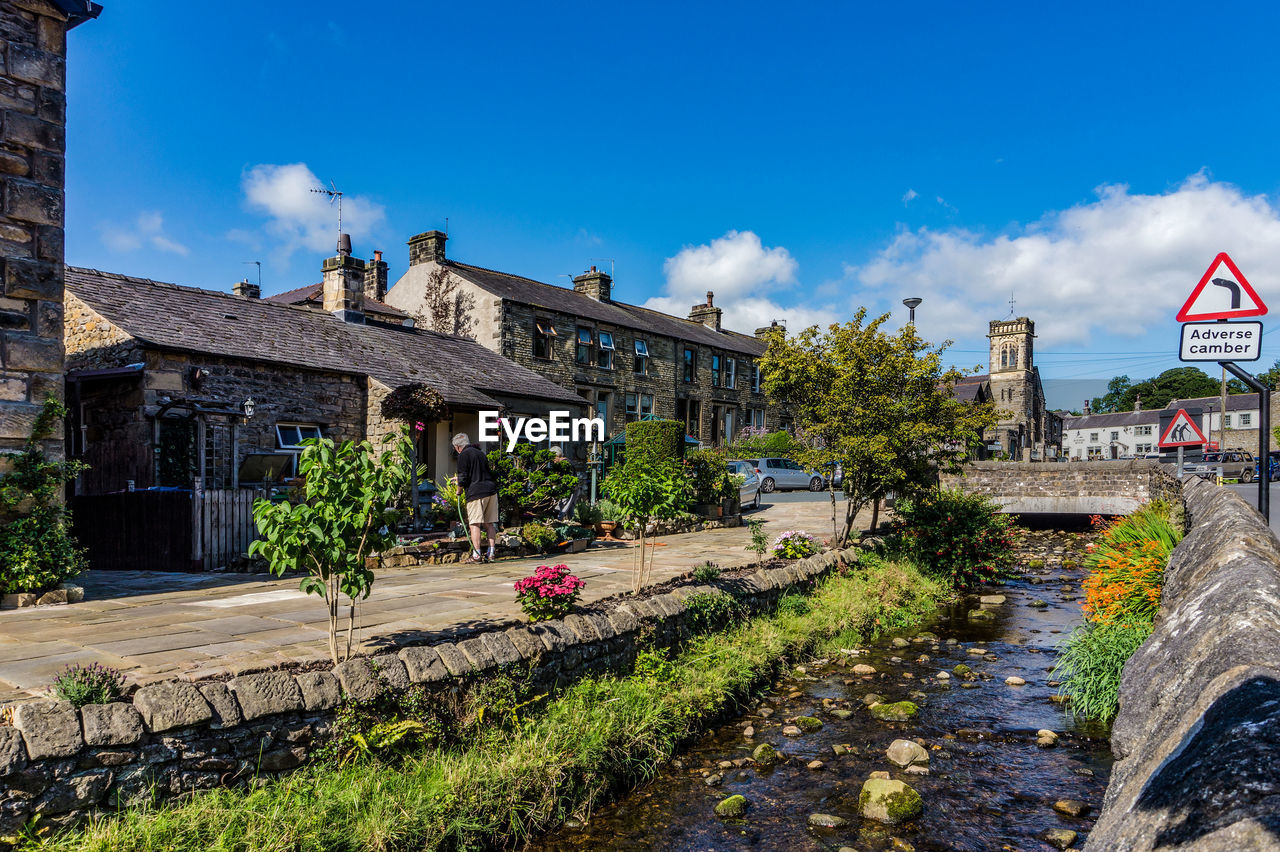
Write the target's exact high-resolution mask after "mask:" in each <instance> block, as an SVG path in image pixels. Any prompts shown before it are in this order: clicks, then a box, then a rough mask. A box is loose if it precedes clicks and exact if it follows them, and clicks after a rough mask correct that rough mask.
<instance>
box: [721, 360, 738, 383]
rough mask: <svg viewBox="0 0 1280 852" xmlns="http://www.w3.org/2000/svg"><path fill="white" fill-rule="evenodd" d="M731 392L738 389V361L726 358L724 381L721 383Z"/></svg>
mask: <svg viewBox="0 0 1280 852" xmlns="http://www.w3.org/2000/svg"><path fill="white" fill-rule="evenodd" d="M721 384H723V385H724V387H726V388H728V389H729V390H737V389H738V361H737V359H735V358H733V357H730V356H725V359H724V381H723V382H722V383H721Z"/></svg>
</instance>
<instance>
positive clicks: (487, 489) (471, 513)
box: [452, 432, 498, 562]
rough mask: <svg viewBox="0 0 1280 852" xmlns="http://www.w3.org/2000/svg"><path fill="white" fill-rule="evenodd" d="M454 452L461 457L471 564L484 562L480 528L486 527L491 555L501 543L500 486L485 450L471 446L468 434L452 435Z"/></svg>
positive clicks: (460, 470)
mask: <svg viewBox="0 0 1280 852" xmlns="http://www.w3.org/2000/svg"><path fill="white" fill-rule="evenodd" d="M452 443H453V449H454V452H456V453H457V454H458V487H459V488H461V489H462V491H463V493H464V494H465V495H466V497H467V523H468V524H470V526H471V559H470V561H471V562H483V561H485V560H484V559H483V558H481V556H480V529H481V527H487V528H488V529H487V530H486V531H487V532H488V533H489V555H488V558H489V559H492V558H493V546H494V543H495V542H496V541H497V540H498V483H497V482H495V481H494V479H493V472H492V471H490V470H489V459H488V457H487V456H485V454H484V450H482V449H480V448H479V447H478V446H476V445H475V444H473V443H471V438H470V437H468V436H467V434H466V433H465V432H459V433H458V434H456V435H454V436H453V442H452Z"/></svg>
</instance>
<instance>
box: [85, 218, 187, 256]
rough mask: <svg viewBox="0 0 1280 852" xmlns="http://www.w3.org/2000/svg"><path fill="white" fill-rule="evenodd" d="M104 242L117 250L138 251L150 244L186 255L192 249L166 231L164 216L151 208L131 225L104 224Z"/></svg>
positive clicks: (102, 229)
mask: <svg viewBox="0 0 1280 852" xmlns="http://www.w3.org/2000/svg"><path fill="white" fill-rule="evenodd" d="M100 230H101V231H102V242H103V244H104V245H106V247H107V248H109V249H111V250H112V251H116V252H130V251H137V250H138V249H140V248H142V247H143V246H150V247H151V248H153V249H156V250H157V251H167V252H170V253H172V254H180V255H182V256H183V257H186V256H187V255H188V254H190V252H191V250H190V249H188V248H187V247H186V246H184V245H183V244H182V243H180V242H178V241H177V240H175V239H173V238H171V237H169V236H168V235H166V234H165V232H164V216H163V215H161V214H160V213H158V212H156V211H154V210H151V211H143V212H142V213H139V214H138V218H137V219H136V220H135V221H134V222H133V224H131V225H126V226H121V225H111V224H106V223H104V224H102V225H101V226H100Z"/></svg>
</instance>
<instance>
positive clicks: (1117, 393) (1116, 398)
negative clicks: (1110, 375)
mask: <svg viewBox="0 0 1280 852" xmlns="http://www.w3.org/2000/svg"><path fill="white" fill-rule="evenodd" d="M1132 387H1133V382H1131V381H1129V377H1128V376H1116V377H1115V378H1114V379H1112V380H1111V381H1109V382H1107V392H1106V393H1105V394H1103V395H1102V396H1095V397H1094V398H1093V401H1092V402H1091V403H1090V405H1091V407H1092V409H1093V412H1094V413H1095V414H1113V413H1115V412H1117V411H1130V410H1132V404H1130V407H1128V408H1126V407H1123V406H1125V402H1126V398H1127V396H1128V394H1129V391H1130V390H1131V389H1132Z"/></svg>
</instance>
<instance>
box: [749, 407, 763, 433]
mask: <svg viewBox="0 0 1280 852" xmlns="http://www.w3.org/2000/svg"><path fill="white" fill-rule="evenodd" d="M751 428H752V429H763V428H764V409H763V408H753V409H751Z"/></svg>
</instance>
